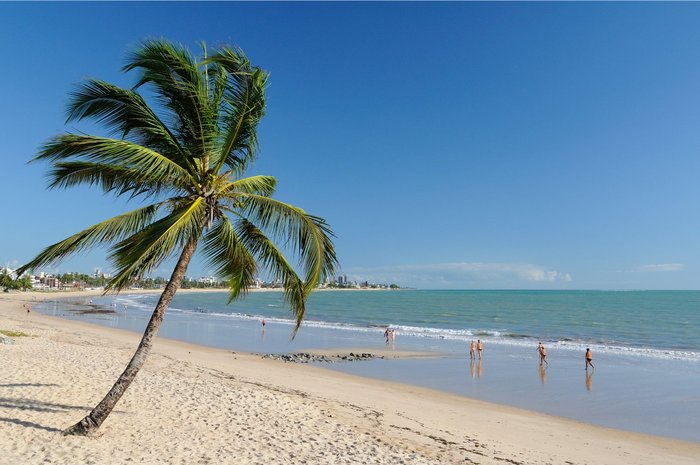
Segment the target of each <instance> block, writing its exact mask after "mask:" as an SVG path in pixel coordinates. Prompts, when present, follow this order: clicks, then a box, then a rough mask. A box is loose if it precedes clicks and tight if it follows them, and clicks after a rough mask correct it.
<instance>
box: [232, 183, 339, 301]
mask: <svg viewBox="0 0 700 465" xmlns="http://www.w3.org/2000/svg"><path fill="white" fill-rule="evenodd" d="M234 199H235V200H233V203H234V204H236V203H237V204H238V205H234V208H236V207H238V208H239V209H240V211H241V212H242V215H243V216H245V217H247V218H249V219H250V220H251V221H252V222H253V223H255V224H257V225H258V227H260V228H261V229H263V230H264V231H266V232H267V231H269V233H270V234H271V235H272V236H273V237H276V238H279V239H280V240H282V241H286V242H287V244H288V245H289V246H290V247H291V248H292V249H293V250H295V251H298V252H299V258H300V261H301V265H302V266H303V268H304V286H305V288H306V289H307V290H308V291H309V292H310V291H311V290H313V289H314V288H315V287H316V286H317V285H318V283H319V282H321V281H322V280H323V279H325V278H327V277H330V276H332V275H333V273H334V269H335V266H336V264H337V262H338V259H337V257H336V254H335V250H334V248H333V242H332V240H331V238H332V237H334V235H333V231H331V229H330V227H329V226H328V224H327V223H326V222H325V220H323V219H322V218H319V217H316V216H313V215H309V214H308V213H306V212H305V211H304V210H302V209H301V208H298V207H294V206H292V205H289V204H286V203H284V202H280V201H279V200H275V199H272V198H270V197H265V196H262V195H257V194H250V193H243V192H238V193H236V194H235V196H234Z"/></svg>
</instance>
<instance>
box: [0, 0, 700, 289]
mask: <svg viewBox="0 0 700 465" xmlns="http://www.w3.org/2000/svg"><path fill="white" fill-rule="evenodd" d="M0 8H1V9H2V13H3V17H4V18H6V26H5V27H4V28H3V31H2V32H0V37H1V38H2V39H3V40H1V41H0V49H1V50H2V51H3V52H4V56H17V57H31V59H28V60H24V61H23V65H22V67H21V71H20V70H19V68H18V69H17V72H15V73H6V74H4V75H3V76H0V83H1V84H2V85H3V87H4V88H6V89H12V91H11V92H8V93H7V96H6V102H5V107H6V108H8V109H10V110H11V111H9V112H6V113H5V114H4V116H3V123H4V124H3V128H4V137H3V145H2V148H0V156H2V157H3V160H6V162H7V166H6V168H5V169H4V170H3V171H2V172H1V173H0V185H3V189H4V190H5V192H12V193H13V194H14V197H15V201H13V202H9V203H6V204H5V205H4V210H5V214H6V215H7V216H8V217H12V218H17V221H16V222H14V223H12V224H10V223H8V224H6V225H5V227H4V228H2V229H1V230H0V244H2V247H0V264H3V265H7V266H10V267H11V268H12V267H17V266H19V265H21V264H23V263H25V262H26V261H28V260H29V259H30V258H31V257H33V256H34V255H35V254H36V253H38V252H39V251H40V250H41V249H42V248H43V247H45V246H47V245H49V244H51V243H54V242H56V241H58V240H60V239H62V238H64V237H66V236H67V235H69V234H72V233H73V232H74V231H75V230H76V228H81V227H86V226H88V225H90V224H92V223H94V222H97V221H100V220H102V219H104V218H107V217H109V216H112V215H113V214H116V213H118V212H122V211H125V204H124V202H123V201H122V200H120V199H116V200H112V199H110V198H105V197H104V196H103V195H102V193H101V192H99V190H97V189H90V188H88V187H78V188H75V189H71V190H57V191H49V190H47V189H46V183H45V181H44V180H45V177H44V173H45V170H46V165H45V164H42V163H33V164H27V161H28V160H29V159H31V158H32V157H33V156H34V155H35V154H36V152H37V148H38V147H39V146H40V144H42V143H43V142H44V141H46V140H47V138H49V137H51V136H53V135H55V134H58V133H60V132H62V131H64V130H69V131H74V130H90V129H92V128H91V127H90V126H89V125H87V126H80V127H79V128H78V127H77V126H76V125H74V124H72V123H71V124H69V125H67V126H66V125H64V121H65V113H64V109H65V106H66V101H67V94H68V93H69V92H70V91H71V90H74V89H75V85H76V84H77V83H78V82H79V81H80V80H82V79H83V78H85V77H88V76H91V77H98V78H101V79H105V80H108V81H111V82H115V83H118V84H121V85H124V86H127V87H128V86H130V85H133V83H134V81H133V77H131V76H128V75H125V74H123V73H121V72H120V66H121V64H122V63H123V62H124V58H125V55H126V53H128V51H129V50H130V49H132V48H133V47H134V46H135V44H137V43H138V41H140V40H142V39H143V38H144V37H148V36H150V35H153V34H156V35H157V36H161V35H163V36H167V37H169V38H170V39H171V40H173V41H175V42H179V43H182V44H183V45H186V46H188V47H190V48H196V47H197V43H198V42H199V41H201V40H204V41H206V42H207V43H209V44H211V45H212V46H215V45H218V44H221V43H231V44H233V45H237V46H240V47H242V48H243V49H244V50H245V51H246V53H247V54H248V55H249V58H250V59H251V61H252V62H253V63H255V64H260V65H261V66H263V67H264V68H265V69H266V70H268V71H269V72H270V73H271V77H270V85H269V89H268V95H269V103H268V109H267V115H266V117H265V119H264V120H263V123H262V124H261V126H260V131H259V136H260V146H261V154H262V156H261V158H260V159H259V161H258V162H257V163H256V164H255V165H254V166H253V173H254V174H268V173H269V174H272V175H274V176H276V177H277V178H278V181H279V184H278V192H277V195H278V196H279V198H284V199H288V200H289V201H290V202H291V203H296V204H299V205H303V206H304V208H306V209H308V211H310V212H313V213H314V214H317V215H319V216H321V217H324V218H325V219H327V220H328V222H329V224H330V225H331V226H332V228H333V230H334V232H335V233H336V235H337V238H336V239H335V244H336V249H337V252H338V256H339V259H340V262H341V265H342V267H343V270H344V271H345V272H347V273H348V274H352V275H358V276H362V277H364V278H365V279H368V280H371V281H377V282H396V283H398V284H399V285H401V286H410V287H417V288H428V289H430V288H467V289H469V288H471V289H481V288H486V289H489V288H503V289H531V288H535V289H697V288H698V287H699V286H700V284H698V283H700V252H699V251H698V248H697V247H696V237H697V233H698V231H699V230H700V216H699V215H696V214H695V213H694V211H695V207H694V203H695V199H697V198H698V197H700V185H699V184H698V183H697V182H695V177H696V173H697V172H698V170H699V169H700V161H698V160H700V158H698V157H697V154H698V152H699V151H700V136H698V131H697V130H696V128H697V127H698V125H699V124H700V112H699V111H698V108H700V105H698V104H699V103H700V80H698V79H697V76H698V75H699V74H700V62H698V60H697V59H696V58H695V55H696V53H695V50H696V48H697V47H696V44H697V43H698V42H699V41H700V37H699V33H698V31H697V28H696V27H694V24H695V23H696V20H697V19H698V18H700V10H699V9H698V7H697V6H696V5H693V4H683V5H681V4H678V5H674V6H672V7H666V6H663V5H658V4H645V5H625V4H597V5H576V4H572V5H562V4H545V3H542V4H529V5H509V6H507V7H506V6H504V5H499V4H496V3H494V4H480V3H474V4H471V3H463V4H445V5H439V6H436V5H429V4H420V3H415V4H414V3H410V4H406V5H403V7H402V9H401V14H400V15H399V17H398V18H397V17H396V12H395V9H394V8H393V7H392V6H391V5H388V4H378V5H375V4H358V5H350V4H314V5H310V4H281V5H274V6H273V5H270V4H228V3H222V4H212V5H208V7H207V9H206V13H204V12H203V10H200V9H199V8H197V7H195V6H194V5H193V4H186V3H182V4H172V5H169V6H168V8H161V6H160V5H158V4H139V3H135V4H119V3H113V4H100V5H96V4H89V3H88V4H86V3H80V4H62V5H53V4H48V5H43V4H41V5H39V4H26V5H25V4H19V3H8V4H3V5H2V7H0ZM38 10H41V14H37V11H38ZM156 13H157V14H156ZM101 15H109V16H110V17H111V18H113V20H112V21H108V22H104V21H93V20H92V19H93V18H95V17H100V16H101ZM205 17H206V18H205ZM57 18H58V19H60V21H56V19H57ZM183 18H188V20H187V21H184V20H183ZM231 18H233V19H231ZM190 19H191V21H190ZM205 20H206V22H207V24H208V27H207V28H206V30H202V29H201V28H199V27H197V26H195V25H198V24H201V23H202V22H204V21H205ZM231 21H232V22H231ZM232 24H233V25H234V27H231V25H232ZM380 24H381V28H379V27H378V25H380ZM562 24H566V30H562V26H561V25H562ZM640 24H647V25H649V27H639V25H640ZM27 30H31V31H32V33H31V34H25V31H27ZM20 36H21V37H23V38H22V40H21V41H20V40H16V39H15V38H16V37H20ZM87 36H89V37H91V38H92V39H91V40H89V41H86V40H84V38H85V37H87ZM97 44H99V45H97ZM66 63H70V65H71V66H65V64H66ZM650 63H653V66H652V65H650ZM46 68H51V69H52V71H51V73H50V76H48V75H46V73H45V72H44V71H43V70H44V69H46ZM28 122H31V123H30V124H29V123H28ZM98 132H99V131H98ZM300 160H302V161H301V162H300ZM308 174H312V179H310V178H308V176H307V175H308ZM68 217H70V221H66V218H68ZM172 264H173V263H172V262H169V263H166V264H164V265H163V267H162V270H158V271H157V274H161V275H167V274H168V272H169V271H168V270H171V269H172ZM95 267H101V268H105V269H107V268H109V263H108V261H107V259H106V253H105V252H104V251H97V252H93V253H90V254H86V255H81V256H76V257H75V258H72V259H70V260H67V261H66V262H64V263H62V264H59V265H57V266H56V267H55V268H54V269H53V270H49V271H53V272H58V271H61V270H79V271H84V272H89V271H90V270H91V269H94V268H95ZM191 270H192V271H193V272H194V273H195V274H196V275H208V274H211V270H210V269H208V268H207V266H206V263H205V262H204V260H202V259H201V257H196V258H195V260H194V261H193V263H192V265H191Z"/></svg>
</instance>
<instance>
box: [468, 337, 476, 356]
mask: <svg viewBox="0 0 700 465" xmlns="http://www.w3.org/2000/svg"><path fill="white" fill-rule="evenodd" d="M469 358H470V359H471V360H474V359H476V342H474V339H472V343H471V345H470V346H469Z"/></svg>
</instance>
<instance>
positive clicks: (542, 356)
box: [539, 342, 549, 366]
mask: <svg viewBox="0 0 700 465" xmlns="http://www.w3.org/2000/svg"><path fill="white" fill-rule="evenodd" d="M539 351H540V365H542V363H545V364H546V365H547V366H549V362H548V361H547V349H545V348H544V345H542V343H541V342H540V346H539Z"/></svg>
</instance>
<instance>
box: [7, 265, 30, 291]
mask: <svg viewBox="0 0 700 465" xmlns="http://www.w3.org/2000/svg"><path fill="white" fill-rule="evenodd" d="M31 288H32V279H31V278H30V277H29V276H22V277H21V278H18V279H12V276H11V275H10V273H8V271H7V270H2V273H0V289H2V290H3V291H4V292H7V291H11V290H19V289H21V290H23V291H26V290H27V289H31Z"/></svg>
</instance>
